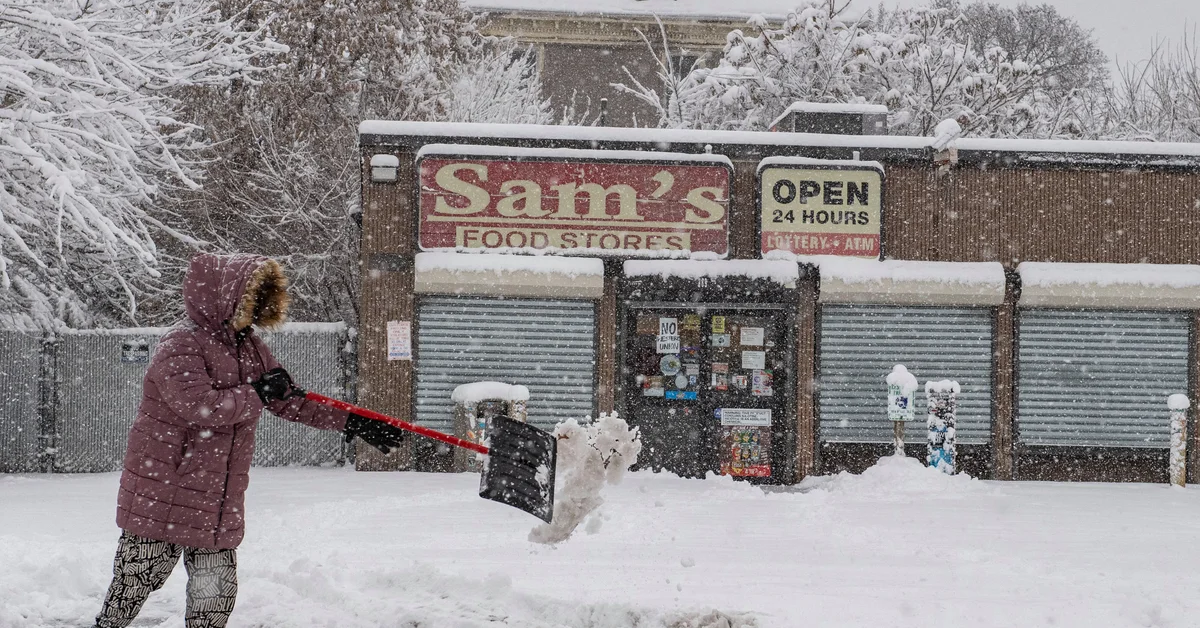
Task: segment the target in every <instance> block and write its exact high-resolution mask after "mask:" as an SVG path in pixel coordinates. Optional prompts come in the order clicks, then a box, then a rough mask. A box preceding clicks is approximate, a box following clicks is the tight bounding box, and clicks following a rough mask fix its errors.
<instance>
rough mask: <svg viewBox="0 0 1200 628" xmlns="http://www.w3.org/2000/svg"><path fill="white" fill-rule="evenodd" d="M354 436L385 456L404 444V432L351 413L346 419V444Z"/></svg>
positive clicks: (381, 422)
mask: <svg viewBox="0 0 1200 628" xmlns="http://www.w3.org/2000/svg"><path fill="white" fill-rule="evenodd" d="M355 436H357V437H359V438H361V439H363V441H364V442H366V443H367V444H368V445H370V446H372V447H374V448H375V449H378V450H379V451H381V452H383V453H385V454H386V453H390V452H391V451H392V447H399V446H400V443H402V442H404V430H402V429H400V428H398V427H392V426H391V425H388V424H387V423H384V422H383V421H376V420H374V419H368V418H367V417H365V416H362V415H360V414H354V413H353V412H351V413H350V418H348V419H346V442H347V443H348V442H350V441H351V440H353V439H354V437H355Z"/></svg>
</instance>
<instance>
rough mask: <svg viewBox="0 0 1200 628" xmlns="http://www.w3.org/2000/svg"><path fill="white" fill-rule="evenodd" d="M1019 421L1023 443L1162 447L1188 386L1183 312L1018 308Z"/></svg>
mask: <svg viewBox="0 0 1200 628" xmlns="http://www.w3.org/2000/svg"><path fill="white" fill-rule="evenodd" d="M1019 324H1020V330H1019V335H1018V339H1019V348H1018V389H1017V423H1018V428H1019V433H1020V442H1022V443H1024V444H1028V445H1074V446H1098V447H1166V446H1167V445H1168V442H1167V441H1168V437H1169V432H1168V422H1167V407H1166V402H1167V396H1168V395H1170V394H1172V393H1186V392H1187V372H1188V345H1189V336H1190V334H1189V330H1190V327H1191V318H1190V316H1189V315H1188V314H1185V313H1171V312H1128V311H1124V312H1123V311H1111V310H1110V311H1104V310H1022V311H1021V313H1020V323H1019Z"/></svg>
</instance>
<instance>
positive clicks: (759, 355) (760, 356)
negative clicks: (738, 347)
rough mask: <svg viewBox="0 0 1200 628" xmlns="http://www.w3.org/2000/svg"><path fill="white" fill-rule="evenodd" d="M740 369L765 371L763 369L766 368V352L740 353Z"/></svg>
mask: <svg viewBox="0 0 1200 628" xmlns="http://www.w3.org/2000/svg"><path fill="white" fill-rule="evenodd" d="M742 368H744V369H765V368H767V352H766V351H743V352H742Z"/></svg>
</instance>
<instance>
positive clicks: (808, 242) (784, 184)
mask: <svg viewBox="0 0 1200 628" xmlns="http://www.w3.org/2000/svg"><path fill="white" fill-rule="evenodd" d="M758 178H759V207H760V209H761V217H760V219H761V234H762V252H763V253H769V252H771V251H787V252H789V253H795V254H797V255H844V256H849V257H863V258H872V259H876V258H878V257H879V254H880V228H881V224H882V220H881V218H882V217H881V211H880V208H881V206H882V201H883V170H882V167H881V166H879V165H878V164H874V163H872V162H858V161H833V160H815V159H791V158H770V159H765V160H763V162H762V164H761V165H760V166H759V174H758Z"/></svg>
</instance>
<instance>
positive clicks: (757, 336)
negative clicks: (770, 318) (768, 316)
mask: <svg viewBox="0 0 1200 628" xmlns="http://www.w3.org/2000/svg"><path fill="white" fill-rule="evenodd" d="M740 341H741V343H742V346H743V347H761V346H762V344H763V328H762V327H743V328H742V337H741V340H740ZM759 368H762V367H761V366H760V367H759Z"/></svg>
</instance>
